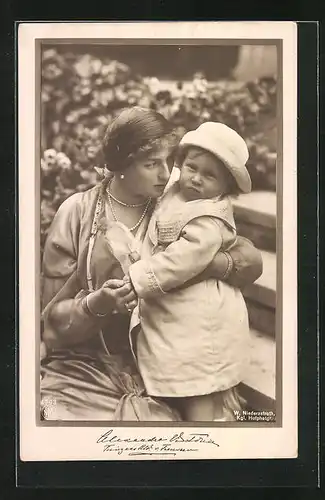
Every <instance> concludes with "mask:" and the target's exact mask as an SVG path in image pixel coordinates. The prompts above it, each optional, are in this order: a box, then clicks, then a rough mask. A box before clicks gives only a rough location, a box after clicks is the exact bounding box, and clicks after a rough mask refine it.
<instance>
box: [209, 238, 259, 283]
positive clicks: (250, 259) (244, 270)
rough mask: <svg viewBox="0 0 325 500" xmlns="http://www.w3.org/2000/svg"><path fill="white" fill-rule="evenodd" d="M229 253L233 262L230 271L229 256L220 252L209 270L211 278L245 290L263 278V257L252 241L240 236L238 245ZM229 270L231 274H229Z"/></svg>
mask: <svg viewBox="0 0 325 500" xmlns="http://www.w3.org/2000/svg"><path fill="white" fill-rule="evenodd" d="M227 253H228V255H229V256H230V259H231V261H232V262H231V266H230V269H229V261H228V258H227V256H226V255H225V254H224V253H222V252H219V253H218V254H217V255H216V257H215V259H214V261H213V262H212V264H211V266H209V268H208V269H207V272H208V273H210V276H209V277H214V278H218V279H220V280H222V281H226V282H227V283H229V284H230V285H232V286H234V287H236V288H243V287H245V286H246V285H250V284H251V283H254V281H256V280H257V279H258V278H259V277H260V276H261V274H262V272H263V261H262V256H261V253H260V251H259V250H258V249H257V248H255V247H254V245H253V243H252V242H251V241H250V240H248V239H246V238H244V237H242V236H238V237H237V240H236V243H235V244H234V245H233V247H232V248H231V249H230V250H228V252H227ZM228 270H229V272H227V271H228Z"/></svg>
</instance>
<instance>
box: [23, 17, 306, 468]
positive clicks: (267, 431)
mask: <svg viewBox="0 0 325 500" xmlns="http://www.w3.org/2000/svg"><path fill="white" fill-rule="evenodd" d="M57 38H66V39H73V38H92V39H93V38H101V39H103V38H110V39H111V38H116V39H118V38H120V39H121V40H123V38H133V39H134V38H139V39H143V38H153V39H155V38H174V39H180V41H181V39H182V38H183V39H189V38H193V39H195V38H197V39H210V38H218V39H236V40H237V39H243V42H244V40H245V39H252V38H256V39H273V40H274V39H282V41H283V59H282V64H283V96H284V97H283V144H284V148H283V165H284V167H283V200H284V203H283V228H282V231H283V242H282V249H283V253H282V259H283V260H282V270H283V274H282V297H283V305H282V310H283V316H282V328H283V336H282V378H283V392H282V398H283V401H282V412H283V419H282V427H269V428H267V427H255V428H252V427H250V428H243V427H223V428H221V427H209V428H203V427H200V428H198V427H186V428H184V427H182V428H181V427H173V428H170V427H159V425H157V427H146V426H145V424H144V425H142V426H140V425H139V426H137V427H133V426H132V427H114V423H112V425H108V426H105V425H103V426H102V427H100V426H96V427H94V426H91V427H88V426H84V427H80V426H55V427H48V426H39V425H37V421H36V410H35V408H36V401H37V397H36V394H35V380H36V369H37V367H36V366H35V349H36V347H37V344H36V335H35V325H36V324H37V321H39V320H38V317H37V315H36V311H37V307H38V302H37V296H36V293H35V290H37V289H38V286H37V280H38V276H36V272H35V262H36V259H37V253H36V252H37V251H38V249H37V248H36V245H35V234H37V232H38V231H39V227H37V226H36V220H35V214H36V212H37V209H38V207H36V200H37V199H38V196H37V191H36V190H37V189H39V187H38V186H37V183H36V181H35V160H36V151H35V133H36V131H35V126H34V124H35V77H36V67H35V41H36V40H37V39H57ZM18 109H19V111H18V147H19V154H18V162H19V385H20V391H19V406H20V408H19V422H20V459H21V460H22V461H36V460H38V461H48V460H58V461H63V460H130V459H132V460H137V459H142V460H147V459H149V460H152V459H153V457H152V456H144V457H141V456H140V457H139V456H130V455H128V454H127V453H119V452H118V448H117V449H116V451H114V452H112V451H111V452H109V453H105V452H104V451H103V449H104V446H103V443H98V442H97V440H98V438H99V436H101V435H102V434H103V433H105V432H107V431H110V430H112V434H110V435H113V434H114V435H116V436H118V437H119V439H122V440H123V439H127V438H129V437H130V438H131V439H134V438H136V439H139V438H141V437H142V438H143V439H145V440H148V439H149V438H151V441H150V442H154V441H155V440H154V439H153V438H156V439H158V438H159V437H161V438H166V439H167V440H168V439H170V437H171V436H173V435H174V434H175V433H179V432H183V433H184V434H183V436H184V438H186V437H187V436H189V435H190V434H191V433H193V432H194V433H195V432H200V433H206V434H207V435H209V439H210V440H211V441H213V442H214V443H216V444H214V443H211V442H210V443H207V442H202V443H199V445H198V444H197V443H196V445H195V446H194V445H193V441H191V442H185V443H183V444H182V446H183V447H185V448H187V449H188V450H189V448H190V449H193V448H196V446H198V448H197V449H198V451H187V452H186V455H184V453H183V452H180V453H178V452H177V453H176V455H175V456H174V457H171V456H169V455H165V456H164V455H161V456H159V459H168V460H170V459H171V458H174V459H182V460H184V459H212V458H213V459H220V458H223V459H235V458H236V459H246V458H247V459H249V458H296V457H297V453H298V442H297V419H298V417H297V243H296V239H297V158H296V149H297V27H296V24H295V23H294V22H287V21H285V22H275V21H273V22H272V21H268V22H265V21H263V22H262V21H258V22H123V23H120V22H112V23H22V24H20V25H19V30H18ZM278 258H279V257H278ZM209 439H208V438H207V439H206V441H208V440H209ZM178 445H179V443H178Z"/></svg>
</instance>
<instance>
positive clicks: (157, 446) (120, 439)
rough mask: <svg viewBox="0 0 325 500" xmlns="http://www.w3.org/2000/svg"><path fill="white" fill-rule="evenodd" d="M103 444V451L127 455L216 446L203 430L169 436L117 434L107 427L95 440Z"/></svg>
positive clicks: (165, 453) (167, 452)
mask: <svg viewBox="0 0 325 500" xmlns="http://www.w3.org/2000/svg"><path fill="white" fill-rule="evenodd" d="M96 442H97V443H98V444H103V445H104V446H103V451H104V452H115V453H117V454H118V455H122V454H123V453H126V454H128V455H129V456H139V455H172V456H175V455H176V454H177V453H189V452H197V451H199V447H200V446H202V445H210V446H217V447H219V444H218V443H216V442H215V441H214V440H213V439H212V438H211V437H210V435H209V433H205V432H192V433H185V432H177V433H173V434H172V435H170V436H163V437H161V436H156V435H152V436H139V435H137V436H124V435H123V436H119V435H118V434H117V431H116V430H115V431H114V430H113V429H109V430H108V431H106V432H105V433H104V434H102V435H101V436H100V437H99V438H98V439H97V441H96Z"/></svg>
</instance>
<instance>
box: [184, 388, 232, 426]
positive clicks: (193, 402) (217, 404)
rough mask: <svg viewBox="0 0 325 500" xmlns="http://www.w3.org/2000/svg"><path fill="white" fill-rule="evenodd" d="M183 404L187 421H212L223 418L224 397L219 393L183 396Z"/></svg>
mask: <svg viewBox="0 0 325 500" xmlns="http://www.w3.org/2000/svg"><path fill="white" fill-rule="evenodd" d="M182 406H183V414H184V420H185V421H187V422H212V421H213V420H218V419H222V418H223V397H222V395H221V394H218V393H213V394H205V395H203V396H193V397H190V398H183V402H182Z"/></svg>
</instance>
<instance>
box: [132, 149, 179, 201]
mask: <svg viewBox="0 0 325 500" xmlns="http://www.w3.org/2000/svg"><path fill="white" fill-rule="evenodd" d="M171 153H172V151H171V148H170V147H168V146H161V147H160V148H159V149H156V150H153V151H151V152H148V154H147V155H146V156H145V157H144V158H141V159H139V160H135V162H134V163H133V164H132V165H131V166H130V167H129V168H127V169H126V170H125V171H124V172H123V174H124V179H123V185H124V186H125V187H126V188H127V190H128V191H129V192H130V194H132V195H133V196H136V197H139V198H140V197H141V198H145V199H147V198H159V196H161V195H162V193H163V191H164V189H165V187H166V184H167V182H168V180H169V177H170V174H171V171H172V168H173V159H172V156H171Z"/></svg>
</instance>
